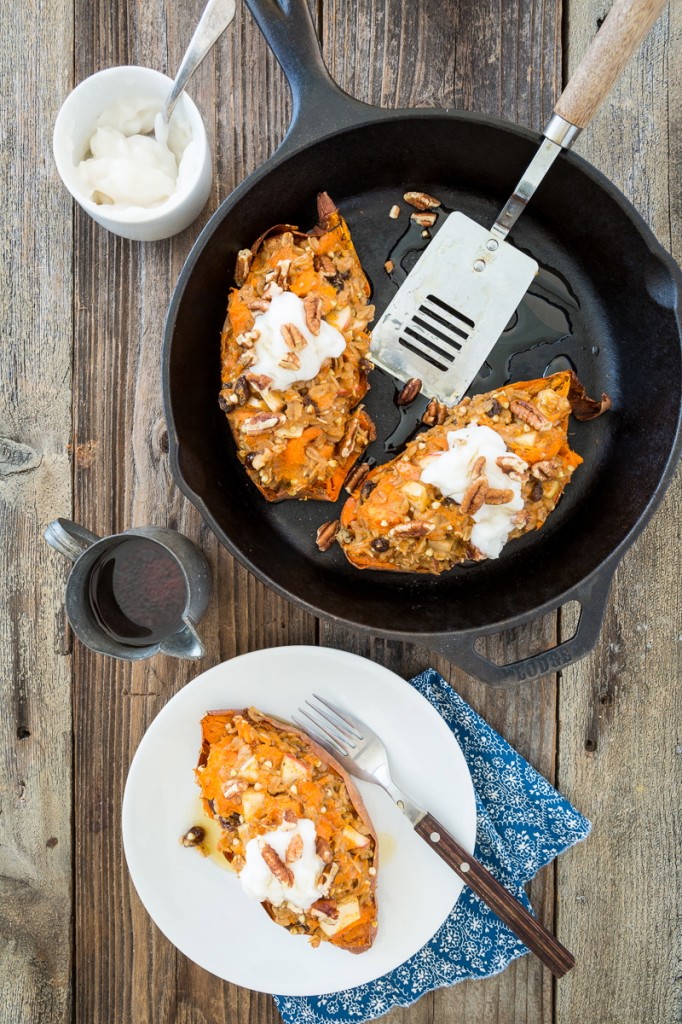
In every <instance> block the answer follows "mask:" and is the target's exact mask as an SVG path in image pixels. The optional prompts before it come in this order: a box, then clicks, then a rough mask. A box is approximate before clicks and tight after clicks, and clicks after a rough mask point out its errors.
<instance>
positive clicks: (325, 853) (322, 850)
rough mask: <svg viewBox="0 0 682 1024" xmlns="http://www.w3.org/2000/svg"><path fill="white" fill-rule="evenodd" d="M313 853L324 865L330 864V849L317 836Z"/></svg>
mask: <svg viewBox="0 0 682 1024" xmlns="http://www.w3.org/2000/svg"><path fill="white" fill-rule="evenodd" d="M315 853H316V854H317V856H318V857H319V858H320V859H321V860H323V861H324V862H325V864H331V859H332V848H331V846H330V845H329V843H328V842H327V840H326V839H323V837H322V836H318V837H317V839H316V840H315Z"/></svg>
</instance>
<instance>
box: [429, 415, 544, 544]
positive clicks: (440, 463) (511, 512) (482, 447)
mask: <svg viewBox="0 0 682 1024" xmlns="http://www.w3.org/2000/svg"><path fill="white" fill-rule="evenodd" d="M481 455H482V456H483V457H484V458H485V464H484V466H483V469H482V471H481V472H482V475H484V476H486V477H487V479H488V486H489V487H492V488H496V489H498V488H499V489H500V490H511V491H512V493H513V498H512V500H511V501H508V502H507V503H506V504H504V505H483V506H482V507H481V508H480V509H479V510H478V512H476V513H475V515H474V516H473V517H472V518H473V520H474V524H475V525H474V528H473V530H472V531H471V543H472V544H474V545H475V547H477V548H478V550H479V551H481V552H482V553H483V554H484V555H486V556H487V557H488V558H497V557H498V556H499V554H500V552H501V551H502V548H503V547H504V545H505V544H506V543H507V538H508V537H509V534H510V533H511V532H512V530H513V528H514V524H513V519H514V516H515V515H516V513H517V512H520V511H521V509H522V508H523V498H522V496H521V481H520V480H514V479H512V478H511V477H510V476H509V474H508V473H504V472H503V471H502V469H500V467H499V466H498V465H497V459H498V458H499V457H500V455H505V456H507V457H508V458H509V459H515V460H516V462H517V463H518V472H519V474H521V473H523V472H525V471H526V470H527V469H528V463H527V462H524V460H523V459H521V458H519V457H518V456H517V455H515V454H514V453H513V452H511V451H510V449H509V448H508V447H507V445H506V444H505V442H504V440H503V438H502V437H500V435H499V434H498V433H497V432H496V431H495V430H493V429H492V428H491V427H485V426H479V425H478V424H472V425H471V426H469V427H461V428H460V429H459V430H451V431H449V433H448V450H447V451H446V452H443V453H442V455H436V456H434V457H433V459H432V460H431V461H430V462H429V464H428V465H427V466H426V467H425V468H424V469H423V470H422V473H421V476H420V479H421V480H422V481H423V483H426V484H433V486H434V487H437V488H438V490H439V491H440V492H441V494H442V495H443V496H444V497H446V498H454V500H455V501H457V502H461V501H462V499H463V497H464V495H465V493H466V491H467V489H468V487H469V485H470V484H471V482H472V479H473V475H472V469H473V466H474V463H475V462H476V460H477V459H478V458H480V456H481Z"/></svg>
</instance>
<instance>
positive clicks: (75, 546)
mask: <svg viewBox="0 0 682 1024" xmlns="http://www.w3.org/2000/svg"><path fill="white" fill-rule="evenodd" d="M43 537H44V538H45V540H46V541H47V543H48V544H49V545H50V547H52V548H54V549H55V551H58V552H59V554H60V555H64V557H65V558H70V559H71V561H72V562H75V561H76V560H77V559H78V558H80V556H81V555H82V554H83V552H84V551H87V549H88V548H89V547H91V545H92V544H94V543H95V542H96V541H98V540H100V539H101V538H100V537H98V536H97V534H96V533H91V531H90V530H86V529H85V527H84V526H79V525H78V523H72V522H71V520H70V519H53V521H52V522H51V523H50V525H49V526H48V527H47V529H46V530H45V533H44V534H43Z"/></svg>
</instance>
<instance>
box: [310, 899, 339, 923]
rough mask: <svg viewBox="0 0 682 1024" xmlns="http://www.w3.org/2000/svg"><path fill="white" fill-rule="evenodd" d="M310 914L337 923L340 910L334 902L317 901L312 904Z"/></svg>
mask: <svg viewBox="0 0 682 1024" xmlns="http://www.w3.org/2000/svg"><path fill="white" fill-rule="evenodd" d="M310 913H311V914H313V915H314V916H315V917H326V918H328V919H329V920H331V921H336V919H337V917H338V916H339V908H338V907H337V905H336V903H334V902H333V900H315V902H314V903H311V904H310Z"/></svg>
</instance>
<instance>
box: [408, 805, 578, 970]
mask: <svg viewBox="0 0 682 1024" xmlns="http://www.w3.org/2000/svg"><path fill="white" fill-rule="evenodd" d="M415 832H417V833H418V835H420V836H421V838H422V839H423V840H424V842H425V843H427V844H428V845H429V846H430V847H431V849H432V850H434V851H435V852H436V853H437V854H438V856H439V857H441V858H442V859H443V860H444V861H445V863H446V864H448V865H449V866H450V867H451V868H452V870H453V871H454V872H455V874H456V875H459V877H460V878H461V879H462V881H463V882H464V883H465V885H468V886H469V888H470V889H471V890H472V892H475V893H476V895H477V896H478V897H480V899H482V900H483V902H484V903H485V904H486V906H488V907H490V909H491V910H492V911H493V912H494V913H495V914H497V916H498V917H499V919H500V920H501V921H503V922H504V923H505V924H506V925H507V927H508V928H510V929H511V930H512V931H513V932H514V935H516V936H517V937H518V938H519V939H521V941H522V942H523V943H525V945H526V946H528V948H529V949H530V950H531V952H533V953H535V955H536V956H537V957H538V958H539V959H540V960H541V961H542V963H543V964H544V965H545V966H546V967H549V969H550V971H551V972H552V974H553V975H554V977H555V978H563V976H564V974H566V973H567V972H568V971H570V970H571V968H572V967H574V966H575V960H574V958H573V955H572V953H570V952H569V951H568V950H567V949H566V947H565V946H562V944H561V943H560V942H559V940H558V939H557V938H556V937H555V936H554V935H552V933H551V932H549V931H548V930H547V929H546V928H545V927H544V925H542V924H541V923H540V922H539V921H538V919H537V918H536V917H533V915H532V914H531V913H530V912H529V911H528V910H526V908H525V907H524V905H523V904H522V903H519V901H518V900H517V899H516V897H515V896H513V895H512V894H511V893H510V892H509V890H508V889H505V887H504V886H503V885H502V883H501V882H498V881H497V879H496V878H495V877H494V876H493V875H491V874H490V872H489V871H488V870H487V869H486V868H484V867H483V865H482V864H481V863H479V861H477V860H476V858H475V857H472V856H471V855H470V854H468V853H467V851H466V850H465V849H464V847H463V846H460V844H459V843H458V842H457V840H456V839H455V838H454V837H453V836H451V835H450V833H449V832H448V831H447V829H445V828H443V826H442V825H441V824H439V822H438V821H436V819H435V818H434V817H433V815H431V814H429V813H428V812H427V813H426V814H425V815H424V817H423V818H422V819H421V821H420V822H418V823H417V825H416V826H415Z"/></svg>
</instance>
